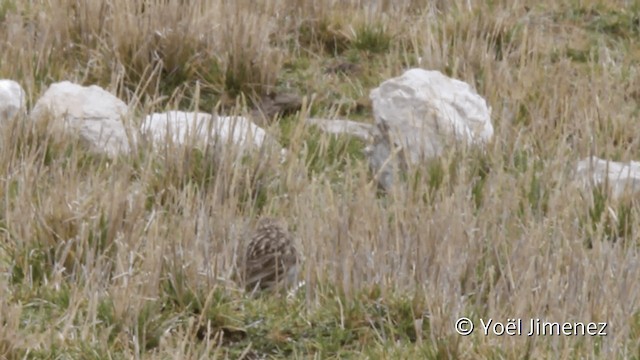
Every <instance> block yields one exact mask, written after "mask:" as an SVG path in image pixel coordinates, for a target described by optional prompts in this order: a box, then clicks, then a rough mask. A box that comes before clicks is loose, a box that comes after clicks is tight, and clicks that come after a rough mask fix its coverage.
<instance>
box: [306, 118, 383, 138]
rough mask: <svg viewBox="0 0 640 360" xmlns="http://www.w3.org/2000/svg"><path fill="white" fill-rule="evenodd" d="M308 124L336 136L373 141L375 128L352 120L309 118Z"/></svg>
mask: <svg viewBox="0 0 640 360" xmlns="http://www.w3.org/2000/svg"><path fill="white" fill-rule="evenodd" d="M306 122H307V123H308V124H310V125H315V126H317V127H318V128H319V129H320V130H322V131H324V132H326V133H329V134H335V135H342V134H345V135H350V136H354V137H357V138H359V139H362V140H365V141H366V140H371V138H372V132H373V128H374V126H373V125H371V124H365V123H361V122H357V121H351V120H340V119H320V118H309V119H307V120H306Z"/></svg>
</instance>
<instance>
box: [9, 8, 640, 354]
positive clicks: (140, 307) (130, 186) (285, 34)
mask: <svg viewBox="0 0 640 360" xmlns="http://www.w3.org/2000/svg"><path fill="white" fill-rule="evenodd" d="M103 3H105V4H106V5H103ZM113 3H114V4H109V3H108V2H100V1H86V2H76V1H70V0H54V1H50V2H41V1H31V2H26V1H25V2H22V1H11V0H0V49H2V51H1V52H0V78H11V79H15V80H18V81H20V82H21V84H23V86H24V87H25V88H26V90H27V92H28V94H29V96H30V103H31V104H32V103H33V102H35V100H36V99H37V97H38V95H39V94H40V93H41V92H42V91H43V90H44V88H45V87H46V85H47V84H48V83H50V82H53V81H59V80H65V79H68V80H73V81H77V82H80V83H84V84H94V83H95V84H99V85H101V86H103V87H105V88H108V89H110V90H111V91H113V92H115V93H117V94H118V96H120V97H121V98H122V99H124V100H126V101H127V102H129V103H134V104H136V108H137V111H139V112H141V111H149V110H163V109H165V108H172V107H175V106H180V107H181V108H182V109H193V108H195V107H196V106H197V107H198V108H200V109H204V110H207V111H209V110H213V109H214V108H216V107H217V108H219V109H224V110H225V111H237V112H240V113H243V112H244V111H246V110H247V109H246V108H245V106H251V104H252V102H253V101H255V100H256V99H257V98H258V97H259V96H260V95H263V94H265V93H273V92H276V93H278V92H290V91H295V92H299V93H300V94H302V95H304V96H306V97H307V98H306V100H305V101H306V103H305V104H306V105H305V107H304V111H303V112H302V114H301V115H291V116H288V117H285V118H283V119H280V120H279V121H277V123H278V124H279V126H273V127H272V128H271V131H272V132H273V133H274V134H275V135H276V136H279V138H280V139H281V142H282V143H283V144H285V145H286V146H287V147H288V148H289V149H290V154H291V156H290V157H289V159H288V160H287V161H286V162H285V163H284V164H279V162H278V161H277V159H266V160H265V159H262V160H260V161H261V162H260V164H262V165H264V164H265V161H266V164H267V166H259V163H258V159H254V158H248V159H245V161H244V163H243V166H234V164H232V163H230V162H229V161H212V160H210V158H209V157H208V154H207V153H203V152H202V151H199V150H194V151H184V150H180V149H170V151H168V152H166V153H154V152H152V151H150V149H147V148H142V149H140V151H139V153H137V154H136V155H135V156H132V157H124V158H120V159H116V160H114V161H110V160H105V159H101V158H99V157H96V156H92V155H90V154H86V153H84V152H83V151H82V150H81V149H79V148H78V146H77V144H74V143H70V142H69V141H68V140H65V139H61V138H59V137H58V136H57V135H56V134H48V133H46V132H45V131H43V130H38V129H31V128H28V127H24V126H21V125H22V120H23V119H18V120H17V121H16V122H15V123H12V124H8V125H6V126H5V127H3V131H2V134H1V136H2V138H1V141H0V169H2V170H1V171H2V173H1V176H0V180H1V181H0V183H1V184H2V186H0V192H1V193H2V203H0V230H2V231H0V236H1V238H2V239H1V241H0V245H1V247H0V248H1V251H0V274H1V275H2V276H0V358H4V357H6V358H9V359H13V358H23V357H27V358H43V359H44V358H47V359H48V358H55V357H59V358H83V359H87V358H101V359H102V358H133V357H136V358H170V357H175V358H201V357H204V358H212V357H221V358H225V357H228V358H238V357H239V356H241V355H242V356H246V357H248V358H252V357H253V358H255V357H259V356H263V355H273V356H275V357H281V358H284V357H287V358H307V357H318V358H332V357H333V358H343V357H351V358H366V357H369V358H423V357H424V358H468V359H477V358H524V357H529V358H569V359H573V358H598V357H608V358H634V357H635V358H637V357H640V346H639V345H638V341H637V339H638V338H639V337H640V312H639V303H638V296H639V289H640V288H639V287H638V283H637V279H638V278H640V261H639V260H638V255H637V253H638V235H637V229H638V226H639V225H640V219H639V217H638V214H637V208H638V207H637V204H636V202H635V201H633V200H631V199H624V200H622V201H618V202H613V201H611V200H609V199H607V197H606V194H601V193H597V192H596V193H594V194H584V193H580V192H579V191H578V190H577V189H576V187H575V186H574V184H573V183H572V182H571V169H572V168H573V166H574V164H575V162H576V161H577V160H578V159H579V158H582V157H585V156H588V155H590V154H594V155H597V156H601V157H606V158H611V159H614V160H630V159H638V158H639V157H640V156H639V155H640V151H639V150H640V143H639V142H638V140H637V139H640V136H639V135H640V134H638V132H639V131H640V127H638V126H636V123H635V120H636V117H637V112H638V100H639V98H640V95H639V94H640V93H639V92H638V85H639V84H640V77H639V74H638V71H637V69H638V61H639V60H640V52H639V49H640V46H639V41H638V40H639V36H640V15H638V11H639V10H640V9H638V8H630V7H628V6H625V3H626V2H624V1H614V0H603V1H580V2H578V1H573V2H568V3H567V4H565V5H560V4H558V2H556V1H551V0H542V1H529V2H525V3H527V4H524V3H522V2H520V3H517V4H516V2H512V1H486V2H484V1H482V2H467V1H450V2H447V1H434V2H426V1H420V0H414V1H408V0H407V1H397V2H385V1H380V3H381V5H380V7H379V8H374V7H363V6H359V5H358V4H357V3H356V2H355V1H351V2H350V1H343V2H339V3H337V4H334V5H333V6H331V4H330V3H331V2H330V1H316V2H313V3H315V5H311V3H312V2H310V1H309V2H307V1H296V0H280V1H265V2H262V4H261V5H255V4H254V2H252V1H248V0H246V1H245V0H240V1H236V2H226V1H191V2H184V3H185V4H182V3H183V1H178V0H168V1H159V0H152V1H146V2H143V1H122V2H113ZM143 3H146V5H143ZM367 3H368V2H367ZM389 3H394V4H396V5H395V7H393V6H391V5H389ZM469 3H477V4H471V5H469ZM345 62H353V63H357V64H358V67H357V68H356V69H355V70H354V71H353V72H351V73H349V74H334V73H331V72H327V71H326V70H327V69H330V68H333V67H335V66H338V65H340V64H343V63H345ZM415 66H420V67H424V68H428V69H437V70H440V71H442V72H444V73H446V74H448V75H451V76H453V77H456V78H459V79H462V80H465V81H468V82H469V83H471V84H473V85H474V86H475V87H476V88H477V90H478V92H479V93H480V94H482V95H483V96H484V97H486V99H487V101H488V102H489V104H490V105H491V106H492V108H493V115H494V116H493V122H494V127H495V129H496V137H495V141H494V142H493V143H492V144H491V146H490V147H489V148H488V149H487V151H486V152H485V153H484V154H480V153H475V152H466V153H462V152H458V153H453V154H450V155H447V156H445V157H444V158H443V159H440V160H437V161H434V162H433V163H431V164H428V165H425V166H424V167H423V168H419V169H414V171H412V172H411V173H410V174H408V176H407V179H406V180H407V186H406V191H401V192H397V193H393V194H389V195H386V196H382V195H380V194H376V192H375V187H374V186H373V185H372V184H371V181H370V177H369V175H368V173H367V167H366V164H365V163H364V162H363V160H362V153H361V150H362V147H363V144H362V143H359V142H357V141H354V140H350V139H345V138H339V139H335V138H331V137H329V136H319V135H318V133H317V132H316V131H315V130H314V129H310V128H305V127H303V126H302V124H301V121H300V119H301V118H302V117H303V116H305V115H306V114H308V113H310V114H313V115H318V116H324V117H329V116H341V117H349V118H353V119H361V120H363V121H372V119H371V109H370V107H369V105H368V104H367V101H366V99H367V96H368V92H369V90H370V89H371V88H372V87H375V86H376V85H377V84H378V83H379V82H380V81H382V80H384V79H386V78H388V77H391V76H396V75H399V74H400V73H401V72H402V70H403V69H404V68H408V67H415ZM131 121H133V122H135V121H136V120H135V119H132V120H131ZM165 155H166V156H165ZM259 213H270V214H275V215H277V216H281V217H283V218H286V219H287V220H288V221H289V223H290V225H291V227H293V228H294V229H295V232H296V234H297V235H298V237H299V238H300V242H301V246H302V250H303V253H304V254H305V262H304V270H303V274H304V277H305V280H306V282H307V286H306V287H305V288H304V289H303V290H302V291H300V292H299V293H298V294H297V295H296V296H295V297H293V298H290V299H280V298H270V297H265V298H259V299H248V298H246V297H245V295H244V294H243V293H242V292H241V291H240V290H238V289H237V288H236V286H235V285H234V284H233V282H232V279H233V274H234V272H235V266H236V265H235V263H236V260H235V259H236V258H237V257H238V254H239V253H240V252H241V249H242V239H243V238H244V235H245V234H246V227H247V226H248V223H249V220H250V219H252V218H254V217H255V216H256V215H257V214H259ZM614 240H615V241H614ZM460 316H468V317H470V318H472V319H473V320H475V321H476V322H477V321H479V319H481V318H482V319H488V318H493V319H494V320H495V321H506V320H507V319H509V318H522V319H523V320H524V321H525V322H526V321H528V319H530V318H543V319H546V320H549V321H558V322H564V321H571V322H573V321H584V322H588V321H606V322H608V323H609V328H608V330H609V331H608V336H606V337H603V338H591V337H582V336H578V337H563V336H547V337H536V338H530V337H526V336H514V337H506V336H501V337H499V336H483V335H481V334H479V333H478V332H476V333H475V334H474V335H472V336H469V337H461V336H459V335H456V333H455V332H454V331H453V323H454V321H455V320H456V319H457V318H458V317H460ZM477 325H479V324H477Z"/></svg>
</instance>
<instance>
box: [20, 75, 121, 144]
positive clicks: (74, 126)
mask: <svg viewBox="0 0 640 360" xmlns="http://www.w3.org/2000/svg"><path fill="white" fill-rule="evenodd" d="M127 112H128V108H127V104H125V103H124V102H123V101H122V100H120V99H118V98H117V97H115V96H114V95H112V94H111V93H109V92H107V91H105V90H104V89H102V88H101V87H99V86H96V85H92V86H88V87H87V86H81V85H78V84H74V83H71V82H68V81H63V82H59V83H55V84H51V85H50V86H49V88H48V89H47V91H45V93H44V95H43V96H42V97H41V98H40V99H38V101H37V102H36V105H35V106H34V108H33V110H32V112H31V119H32V120H33V121H36V122H37V121H42V120H45V119H49V120H50V121H52V122H53V123H54V124H53V125H54V126H56V125H61V126H62V128H63V129H64V131H65V133H67V134H70V135H71V136H79V138H80V139H81V140H82V142H83V143H85V144H86V145H88V147H89V150H91V151H93V152H96V153H100V154H105V155H108V156H115V155H118V154H124V153H128V152H129V151H130V146H129V140H128V138H127V133H126V131H125V128H124V125H123V122H122V120H123V118H124V117H125V116H127Z"/></svg>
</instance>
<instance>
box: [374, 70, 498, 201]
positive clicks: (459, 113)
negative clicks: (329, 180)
mask: <svg viewBox="0 0 640 360" xmlns="http://www.w3.org/2000/svg"><path fill="white" fill-rule="evenodd" d="M370 98H371V101H372V105H373V114H374V117H375V122H376V126H377V129H378V131H377V132H378V134H377V135H376V136H374V143H373V145H372V146H371V147H369V148H368V149H367V154H368V156H369V164H370V166H371V168H372V170H373V171H374V172H376V173H385V172H389V171H393V170H391V167H393V165H394V162H396V160H395V159H394V158H393V154H394V149H400V150H401V152H402V155H403V157H404V160H403V161H406V162H407V163H411V164H418V163H420V162H422V161H424V160H425V159H429V158H433V157H437V156H439V155H441V154H442V153H443V152H444V151H446V150H447V149H449V148H452V147H455V146H460V145H464V146H469V145H483V144H485V143H487V142H488V141H489V140H490V139H491V138H492V136H493V125H492V124H491V109H490V108H489V107H488V106H487V102H486V101H485V99H483V98H482V97H481V96H480V95H478V94H477V93H476V91H475V90H474V89H473V88H472V87H471V86H470V85H469V84H467V83H465V82H462V81H459V80H456V79H452V78H449V77H447V76H445V75H443V74H442V73H440V72H439V71H428V70H423V69H411V70H408V71H406V72H405V73H404V74H402V76H400V77H396V78H392V79H389V80H386V81H384V82H383V83H382V84H381V85H380V86H379V87H377V88H375V89H373V90H372V91H371V93H370ZM396 152H397V151H396ZM373 157H380V158H373ZM390 157H391V158H390ZM387 159H388V160H389V161H387ZM385 164H388V165H389V166H390V168H389V169H387V168H376V166H382V165H385ZM385 166H386V165H385ZM384 178H387V179H389V182H388V183H386V184H385V183H381V184H380V185H381V186H382V187H383V188H387V189H388V187H389V186H390V185H391V182H392V176H391V174H386V175H385V176H384Z"/></svg>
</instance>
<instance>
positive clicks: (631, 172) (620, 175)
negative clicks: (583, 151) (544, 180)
mask: <svg viewBox="0 0 640 360" xmlns="http://www.w3.org/2000/svg"><path fill="white" fill-rule="evenodd" d="M576 179H577V180H578V181H580V182H581V183H582V185H583V186H584V187H585V188H590V187H591V186H600V185H603V184H606V185H607V186H608V188H609V189H610V190H611V195H612V197H613V198H614V199H616V198H620V197H621V196H622V195H623V194H625V193H626V194H633V195H635V194H637V193H638V192H639V191H640V162H636V161H630V162H629V163H620V162H615V161H607V160H604V159H600V158H597V157H595V156H593V157H589V158H585V159H582V160H580V161H579V162H578V166H577V167H576Z"/></svg>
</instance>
